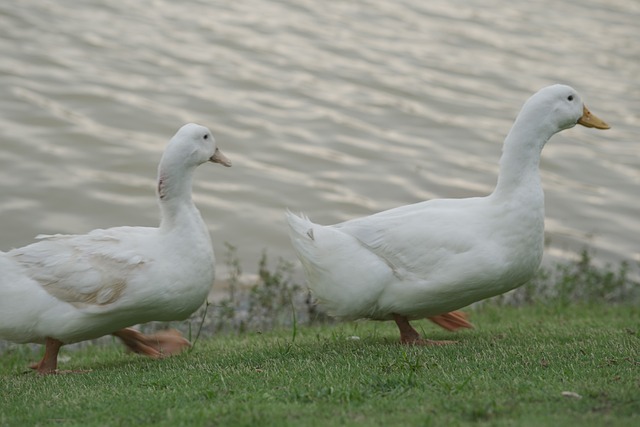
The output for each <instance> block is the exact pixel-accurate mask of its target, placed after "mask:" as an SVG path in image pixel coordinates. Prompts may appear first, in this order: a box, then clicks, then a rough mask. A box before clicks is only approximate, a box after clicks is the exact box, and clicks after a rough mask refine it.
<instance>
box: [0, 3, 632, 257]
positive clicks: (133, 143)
mask: <svg viewBox="0 0 640 427" xmlns="http://www.w3.org/2000/svg"><path fill="white" fill-rule="evenodd" d="M639 23H640V3H638V2H637V1H635V0H606V1H604V0H603V1H595V0H571V1H558V0H555V1H550V0H545V1H540V2H528V1H513V0H493V1H485V0H482V1H480V0H472V1H467V0H465V1H462V0H459V1H451V0H435V1H429V2H424V1H419V0H401V1H394V2H388V1H383V0H370V1H362V2H342V1H312V0H295V1H293V0H283V1H259V0H248V1H234V2H228V1H218V2H213V1H196V0H190V1H182V2H174V1H170V0H156V1H137V0H136V1H134V0H125V1H118V2H109V1H105V0H89V1H85V2H79V3H75V4H74V6H73V7H70V6H68V5H67V4H66V2H58V1H53V0H52V1H46V0H33V1H13V2H2V3H1V4H0V36H1V37H0V58H2V59H1V60H0V135H1V139H0V147H1V151H0V233H1V234H0V238H1V241H0V250H8V249H10V248H12V247H19V246H22V245H25V244H28V243H29V242H31V241H32V239H33V237H34V236H35V235H37V234H39V233H58V232H61V233H84V232H86V231H88V230H91V229H93V228H104V227H110V226H116V225H154V224H156V223H157V216H158V211H157V206H156V201H155V194H154V188H155V183H154V181H155V173H156V166H157V162H158V160H159V159H160V156H161V153H162V150H163V148H164V146H165V144H166V142H167V140H168V139H169V138H170V137H171V136H172V135H173V133H174V132H175V131H176V130H177V129H178V127H180V126H181V125H182V124H183V123H186V122H191V121H193V122H197V123H201V124H204V125H206V126H208V127H210V128H211V129H212V131H213V132H214V135H215V136H216V139H217V140H218V143H219V146H220V147H221V149H222V151H223V152H224V153H225V154H226V155H227V157H229V158H230V159H232V161H233V162H234V166H233V167H232V168H230V169H226V168H222V167H220V166H218V165H208V166H203V167H201V168H200V169H199V170H198V172H197V177H196V182H195V188H194V193H195V196H194V198H195V200H196V203H197V204H198V206H199V207H200V210H201V212H202V214H203V216H204V218H205V221H206V223H207V224H208V226H209V227H210V229H211V233H212V236H213V240H214V245H215V249H216V252H217V254H218V262H219V263H220V264H222V258H223V257H222V255H223V253H224V252H225V248H224V242H229V243H231V244H233V245H235V246H237V247H238V248H239V255H240V257H241V260H242V262H243V265H244V266H245V270H251V269H253V268H254V266H255V265H256V262H257V259H258V258H259V256H260V253H261V251H262V250H263V249H264V248H268V251H269V254H270V255H271V256H272V257H274V258H275V257H279V256H281V257H283V258H285V259H291V260H293V259H295V258H294V254H293V251H292V250H291V248H290V246H289V242H288V238H287V235H286V227H285V222H284V219H283V211H284V210H285V209H286V208H290V209H292V210H294V211H305V212H307V213H309V214H310V215H311V217H312V219H314V220H315V221H316V222H320V223H325V224H326V223H335V222H338V221H342V220H346V219H349V218H353V217H357V216H362V215H368V214H371V213H373V212H376V211H379V210H384V209H388V208H391V207H395V206H398V205H403V204H408V203H413V202H416V201H420V200H424V199H429V198H435V197H467V196H473V195H482V194H487V193H489V192H490V191H491V190H492V188H493V186H494V184H495V181H496V175H497V164H498V158H499V156H500V150H501V143H502V140H503V138H504V136H505V135H506V133H507V131H508V130H509V127H510V126H511V124H512V122H513V119H514V118H515V115H516V114H517V112H518V110H519V109H520V107H521V105H522V103H523V102H524V101H525V100H526V99H527V98H528V97H529V96H530V95H531V94H532V93H533V92H535V91H536V90H538V89H539V88H541V87H543V86H546V85H548V84H551V83H556V82H562V83H567V84H570V85H572V86H574V87H575V88H576V89H578V90H579V91H580V92H581V93H582V95H583V97H584V99H585V100H586V103H587V105H588V106H589V108H590V109H591V110H592V111H593V112H594V113H595V114H596V115H598V116H599V117H601V118H602V119H604V120H606V121H607V122H609V123H610V124H611V125H612V129H611V130H608V131H596V130H593V129H586V128H583V127H576V128H574V129H572V130H569V131H566V132H564V133H563V134H561V135H557V136H556V137H554V138H553V139H552V141H551V142H550V143H549V144H548V145H547V147H546V148H545V150H544V152H543V159H542V164H541V168H542V175H543V183H544V187H545V192H546V210H547V221H546V226H547V236H548V240H549V247H548V249H547V251H546V255H545V261H546V262H550V261H553V260H556V259H561V258H564V257H567V256H570V254H572V253H574V252H575V251H578V250H580V249H581V248H583V247H584V246H589V247H592V248H593V249H594V250H595V253H594V256H595V258H596V259H597V260H600V261H603V262H610V261H611V262H617V261H620V260H631V261H640V244H639V241H638V240H639V238H640V200H639V198H638V194H639V191H638V188H639V184H640V156H639V153H640V145H639V144H638V126H637V123H638V119H639V118H640V116H639V111H640V80H639V79H638V76H639V75H640V43H638V40H639V36H640V24H639ZM221 267H222V265H221Z"/></svg>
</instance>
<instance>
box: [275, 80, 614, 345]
mask: <svg viewBox="0 0 640 427" xmlns="http://www.w3.org/2000/svg"><path fill="white" fill-rule="evenodd" d="M576 123H580V124H583V125H585V126H589V127H598V128H607V127H608V125H606V124H605V123H604V122H602V121H601V120H600V119H598V118H597V117H595V116H593V115H591V114H590V113H589V112H588V110H587V109H586V108H585V107H584V106H583V103H582V101H581V100H580V97H579V96H578V94H577V93H576V92H575V90H573V89H572V88H570V87H568V86H563V85H554V86H550V87H547V88H544V89H542V90H540V91H539V92H538V93H536V94H535V95H534V96H532V97H531V98H530V99H529V100H528V101H527V102H526V103H525V105H524V107H523V108H522V111H521V112H520V114H519V115H518V117H517V119H516V121H515V123H514V125H513V128H512V129H511V132H510V133H509V135H508V136H507V138H506V140H505V142H504V148H503V155H502V158H501V161H500V173H499V178H498V184H497V186H496V188H495V190H494V191H493V193H491V194H490V195H488V196H485V197H474V198H466V199H436V200H429V201H425V202H421V203H416V204H412V205H408V206H402V207H399V208H395V209H391V210H388V211H384V212H380V213H377V214H375V215H371V216H368V217H364V218H358V219H353V220H350V221H346V222H343V223H340V224H336V225H332V226H322V225H318V224H314V223H313V222H311V221H310V220H309V219H307V218H306V217H304V216H303V217H299V216H296V215H294V214H292V213H290V212H289V213H287V220H288V223H289V226H290V236H291V241H292V243H293V247H294V249H295V251H296V252H297V255H298V257H299V258H300V260H301V262H302V264H303V266H304V269H305V272H306V274H307V278H308V283H309V286H310V288H311V289H312V290H313V292H314V295H315V296H316V297H317V298H318V300H319V301H320V303H321V304H323V305H324V306H325V307H326V308H327V310H328V312H329V313H330V314H331V315H333V316H336V317H338V318H343V319H359V318H370V319H376V320H388V319H394V320H396V322H398V321H399V319H401V320H402V322H404V323H406V321H407V320H408V319H418V318H425V317H428V318H429V317H433V316H439V315H443V314H446V313H448V312H450V311H452V310H457V309H459V308H461V307H465V306H467V305H469V304H471V303H473V302H475V301H478V300H481V299H484V298H488V297H491V296H494V295H498V294H501V293H504V292H506V291H509V290H511V289H514V288H516V287H518V286H520V285H522V284H524V283H525V282H527V281H528V280H529V279H530V278H531V277H532V276H533V275H534V273H535V272H536V270H537V269H538V267H539V265H540V262H541V259H542V252H543V244H544V194H543V190H542V185H541V180H540V173H539V162H540V154H541V150H542V148H543V147H544V145H545V143H546V142H547V141H548V139H549V138H550V137H551V136H552V135H554V134H555V133H557V132H559V131H561V130H563V129H567V128H570V127H573V126H575V125H576ZM406 325H408V323H406ZM406 325H401V324H400V323H398V326H399V327H400V329H401V333H403V328H404V329H406ZM408 328H410V326H408ZM406 330H407V331H408V329H406ZM404 341H406V340H404ZM409 341H410V340H409Z"/></svg>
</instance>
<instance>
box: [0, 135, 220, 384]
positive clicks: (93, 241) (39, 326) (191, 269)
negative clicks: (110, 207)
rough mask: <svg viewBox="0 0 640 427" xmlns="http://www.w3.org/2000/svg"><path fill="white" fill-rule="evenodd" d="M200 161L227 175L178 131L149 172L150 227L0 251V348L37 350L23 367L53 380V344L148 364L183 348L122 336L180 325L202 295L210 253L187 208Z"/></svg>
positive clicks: (214, 156) (177, 338)
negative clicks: (109, 339) (113, 340)
mask: <svg viewBox="0 0 640 427" xmlns="http://www.w3.org/2000/svg"><path fill="white" fill-rule="evenodd" d="M207 161H211V162H215V163H221V164H223V165H224V166H231V162H230V161H229V160H228V159H227V158H226V157H225V156H224V155H223V154H222V153H221V152H220V150H218V148H217V147H216V142H215V140H214V138H213V136H212V135H211V132H210V131H209V129H207V128H206V127H203V126H199V125H196V124H193V123H191V124H187V125H184V126H183V127H181V128H180V130H178V132H177V133H176V134H175V136H174V137H173V138H172V139H171V141H170V142H169V145H168V146H167V148H166V150H165V152H164V155H163V156H162V160H161V161H160V166H159V167H158V188H157V192H158V199H159V205H160V211H161V221H160V227H159V228H152V227H115V228H109V229H106V230H93V231H91V232H89V233H88V234H85V235H54V236H39V238H40V241H39V242H37V243H33V244H31V245H28V246H25V247H23V248H19V249H13V250H11V251H9V252H6V253H4V252H0V339H5V340H9V341H14V342H18V343H26V342H34V343H44V344H45V345H46V348H45V354H44V357H43V358H42V360H41V361H40V362H39V363H38V364H36V365H34V366H33V368H34V369H37V371H38V372H39V373H41V374H49V373H54V372H56V368H57V356H58V351H59V349H60V347H61V346H62V345H64V344H68V343H73V342H78V341H83V340H88V339H93V338H97V337H100V336H102V335H106V334H113V335H115V336H117V337H119V338H121V339H122V340H123V341H124V343H125V344H126V345H127V346H128V347H129V348H130V349H132V350H133V351H135V352H138V353H143V354H146V355H149V356H152V357H161V356H163V355H168V354H174V353H177V352H180V351H181V350H182V349H183V348H185V347H186V346H189V342H188V341H187V340H186V339H184V338H182V336H181V335H180V334H179V333H178V332H177V331H165V332H161V333H158V334H155V335H150V336H145V335H143V334H141V333H140V332H138V331H136V330H134V329H131V328H128V327H129V326H132V325H135V324H139V323H144V322H149V321H152V320H158V321H171V320H182V319H185V318H187V317H188V316H189V315H190V314H191V313H193V312H194V311H195V310H196V309H198V307H200V306H201V305H202V304H203V302H204V300H205V298H206V297H207V294H208V293H209V290H210V289H211V285H212V283H213V279H214V275H215V265H214V255H213V247H212V245H211V239H210V237H209V231H208V230H207V227H206V226H205V223H204V221H203V220H202V217H201V216H200V212H199V211H198V209H197V208H196V207H195V205H194V204H193V201H192V199H191V187H192V181H193V173H194V171H195V169H196V167H197V166H199V165H201V164H203V163H205V162H207Z"/></svg>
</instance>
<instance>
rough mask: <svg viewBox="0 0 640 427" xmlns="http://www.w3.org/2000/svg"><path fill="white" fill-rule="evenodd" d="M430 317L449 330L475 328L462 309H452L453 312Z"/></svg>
mask: <svg viewBox="0 0 640 427" xmlns="http://www.w3.org/2000/svg"><path fill="white" fill-rule="evenodd" d="M428 319H429V320H431V321H432V322H433V323H435V324H436V325H438V326H440V327H442V328H444V329H446V330H447V331H456V330H458V329H462V328H470V329H473V325H472V324H471V323H469V321H468V320H467V319H468V316H467V314H466V313H463V312H462V311H452V312H451V313H445V314H439V315H437V316H433V317H429V318H428Z"/></svg>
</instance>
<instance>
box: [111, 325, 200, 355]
mask: <svg viewBox="0 0 640 427" xmlns="http://www.w3.org/2000/svg"><path fill="white" fill-rule="evenodd" d="M113 335H114V336H116V337H118V338H120V339H121V340H122V342H123V343H124V345H126V346H127V347H128V348H129V350H131V351H132V352H134V353H138V354H142V355H145V356H149V357H152V358H154V359H159V358H161V357H165V356H172V355H174V354H178V353H181V352H182V351H184V350H185V349H187V348H189V347H191V343H189V341H188V340H187V339H185V338H184V337H183V336H182V334H180V332H178V331H176V330H175V329H168V330H166V331H160V332H157V333H155V334H152V335H144V334H143V333H141V332H138V331H136V330H135V329H132V328H125V329H120V330H119V331H117V332H114V333H113Z"/></svg>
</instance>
